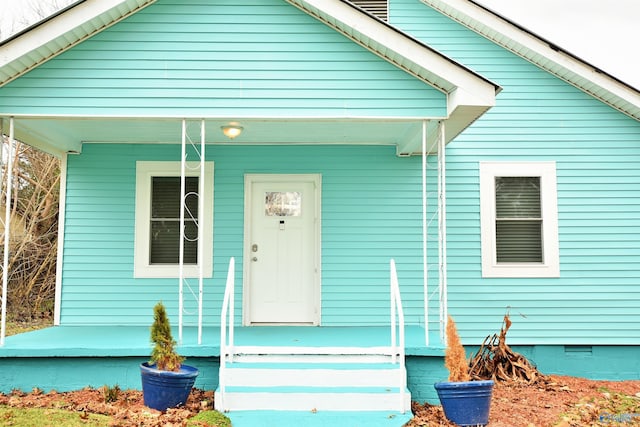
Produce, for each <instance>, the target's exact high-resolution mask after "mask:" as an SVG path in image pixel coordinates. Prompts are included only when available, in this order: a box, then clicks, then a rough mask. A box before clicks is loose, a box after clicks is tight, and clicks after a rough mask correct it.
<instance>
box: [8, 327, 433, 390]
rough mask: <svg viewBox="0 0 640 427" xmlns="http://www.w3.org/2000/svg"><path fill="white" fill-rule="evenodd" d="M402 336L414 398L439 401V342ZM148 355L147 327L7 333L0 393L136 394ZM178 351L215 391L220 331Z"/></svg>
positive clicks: (337, 342) (262, 340) (249, 332)
mask: <svg viewBox="0 0 640 427" xmlns="http://www.w3.org/2000/svg"><path fill="white" fill-rule="evenodd" d="M174 336H175V337H177V333H174ZM405 339H406V341H405V351H406V360H407V363H406V367H407V385H408V388H409V390H410V391H411V395H412V399H413V400H416V401H432V402H436V401H437V397H436V396H435V392H434V391H433V386H432V384H433V382H435V381H438V380H442V379H443V378H445V376H446V372H445V370H444V367H443V363H442V357H443V355H444V347H443V345H442V344H441V342H440V338H439V336H438V335H437V333H435V334H431V336H430V344H429V345H428V346H427V345H425V331H424V328H423V327H422V326H417V325H408V326H406V327H405ZM390 342H391V338H390V328H389V326H368V327H355V326H353V327H352V326H337V327H293V326H289V327H287V326H261V327H237V328H236V329H235V344H236V346H242V347H253V348H256V347H271V348H273V347H279V348H280V350H284V349H285V348H288V349H289V350H291V353H300V352H302V351H305V350H309V349H314V348H315V349H320V352H322V351H325V352H326V349H327V348H342V349H355V348H376V347H384V346H387V347H388V346H389V345H390ZM322 349H325V350H322ZM150 352H151V344H150V342H149V327H148V326H54V327H50V328H46V329H42V330H38V331H32V332H27V333H23V334H19V335H14V336H10V337H7V338H6V342H5V345H4V347H1V348H0V359H2V362H1V363H2V366H3V369H2V370H0V384H2V387H1V388H0V392H3V393H8V392H10V391H11V390H13V389H21V390H31V389H33V388H34V387H38V388H40V389H42V390H43V391H45V392H47V391H50V390H58V391H67V390H74V389H79V388H83V387H86V386H92V387H100V386H103V385H105V384H107V385H115V384H118V385H119V386H120V387H122V388H138V389H139V388H140V374H139V368H138V365H139V363H141V362H144V361H146V360H147V358H148V355H149V354H150ZM179 352H180V353H181V354H183V355H184V356H186V357H187V359H188V360H187V362H186V363H188V364H190V365H194V366H196V367H198V368H199V369H200V372H201V373H200V376H199V377H198V380H197V382H196V387H199V388H203V389H208V390H215V389H216V388H217V387H218V383H219V376H218V373H219V368H220V328H219V327H213V326H212V327H204V328H203V333H202V344H201V345H198V343H197V328H196V327H184V329H183V342H182V343H181V344H180V345H179ZM281 352H282V351H281ZM285 352H286V351H285Z"/></svg>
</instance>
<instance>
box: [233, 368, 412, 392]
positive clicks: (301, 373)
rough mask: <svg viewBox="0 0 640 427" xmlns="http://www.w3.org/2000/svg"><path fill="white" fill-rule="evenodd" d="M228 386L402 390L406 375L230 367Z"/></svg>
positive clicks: (393, 371)
mask: <svg viewBox="0 0 640 427" xmlns="http://www.w3.org/2000/svg"><path fill="white" fill-rule="evenodd" d="M224 377H225V378H224V383H225V384H227V385H229V386H256V387H257V386H310V387H316V386H319V387H322V386H331V387H345V386H348V387H375V386H380V387H399V386H400V385H401V379H402V378H403V377H404V378H406V373H405V372H401V371H400V369H398V368H390V369H371V370H369V369H269V368H264V369H263V368H239V367H238V368H236V367H234V368H227V369H225V370H224Z"/></svg>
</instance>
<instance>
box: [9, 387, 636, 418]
mask: <svg viewBox="0 0 640 427" xmlns="http://www.w3.org/2000/svg"><path fill="white" fill-rule="evenodd" d="M105 392H106V390H105V389H93V388H86V389H83V390H77V391H72V392H64V393H58V392H55V391H52V392H50V393H43V392H41V391H39V390H34V391H32V392H30V393H23V392H19V391H16V392H13V393H10V394H8V395H4V394H0V405H8V406H12V407H21V408H36V407H37V408H57V409H65V410H70V411H77V412H80V413H87V414H89V413H97V414H104V415H109V416H111V417H112V420H113V421H112V426H114V427H132V426H137V427H160V426H169V427H171V426H176V427H177V426H181V427H182V426H184V425H185V424H186V420H187V419H188V418H191V417H193V416H195V415H196V414H197V413H199V412H200V411H202V410H209V409H211V408H212V407H213V398H214V396H213V392H212V391H203V390H200V389H193V391H192V392H191V395H190V396H189V400H188V402H187V405H185V406H184V407H182V408H176V409H169V410H168V411H166V412H160V411H156V410H154V409H149V408H147V407H146V406H144V403H143V399H142V392H140V391H137V390H121V391H119V392H118V393H117V399H115V400H114V401H113V402H109V403H107V402H106V401H105ZM413 411H414V414H415V417H414V419H413V420H412V421H410V422H409V424H407V427H452V426H454V424H452V423H450V422H449V421H447V419H446V418H445V417H444V414H443V412H442V408H441V407H440V406H432V405H422V404H417V403H414V404H413ZM584 426H607V427H614V426H624V427H631V426H640V380H635V381H593V380H587V379H584V378H575V377H566V376H555V375H550V376H548V377H547V380H546V381H545V382H544V383H539V384H534V385H530V384H527V383H524V382H498V383H496V385H495V387H494V390H493V397H492V402H491V412H490V418H489V427H584Z"/></svg>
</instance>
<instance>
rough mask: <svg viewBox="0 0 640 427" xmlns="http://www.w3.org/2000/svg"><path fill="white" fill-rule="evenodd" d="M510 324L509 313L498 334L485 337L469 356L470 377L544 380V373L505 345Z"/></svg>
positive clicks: (505, 379) (504, 379)
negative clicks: (474, 352)
mask: <svg viewBox="0 0 640 427" xmlns="http://www.w3.org/2000/svg"><path fill="white" fill-rule="evenodd" d="M510 326H511V319H510V318H509V314H506V315H505V316H504V323H503V326H502V328H501V330H500V334H499V335H498V334H493V335H490V336H488V337H486V338H485V340H484V342H483V343H482V346H480V349H479V350H478V352H477V353H476V354H475V355H474V356H473V357H472V358H471V363H470V374H471V377H472V378H473V379H474V380H483V379H492V380H494V381H520V382H526V383H529V384H533V383H537V382H545V381H546V380H547V377H546V376H545V375H543V374H541V373H540V372H539V371H538V369H537V368H536V367H535V366H534V365H533V364H532V363H531V362H529V360H527V358H526V357H524V356H523V355H521V354H519V353H516V352H515V351H513V350H512V349H511V347H509V346H508V345H507V331H508V330H509V327H510Z"/></svg>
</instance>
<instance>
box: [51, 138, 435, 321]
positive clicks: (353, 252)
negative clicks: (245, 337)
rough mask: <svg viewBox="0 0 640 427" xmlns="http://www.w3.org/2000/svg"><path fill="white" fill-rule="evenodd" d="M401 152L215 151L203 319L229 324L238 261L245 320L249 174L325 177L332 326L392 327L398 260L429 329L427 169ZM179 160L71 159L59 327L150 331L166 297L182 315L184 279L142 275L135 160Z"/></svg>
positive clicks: (326, 285) (95, 151) (171, 153)
mask: <svg viewBox="0 0 640 427" xmlns="http://www.w3.org/2000/svg"><path fill="white" fill-rule="evenodd" d="M394 150H395V148H394V147H392V146H377V147H374V146H233V145H223V146H219V145H215V146H211V147H208V148H207V160H208V161H213V162H214V163H215V165H214V170H215V171H214V188H215V189H214V231H213V253H214V273H213V278H211V279H207V280H206V281H205V285H204V288H205V289H204V295H205V296H204V307H205V318H204V321H205V323H206V324H218V322H219V315H220V308H221V302H222V295H223V292H224V283H225V280H226V274H227V264H228V261H229V258H230V257H232V256H234V257H236V259H237V267H236V270H237V271H236V274H237V282H236V301H237V305H236V306H237V311H236V321H237V322H238V324H239V323H240V322H241V306H242V253H243V252H242V251H243V230H244V229H243V218H244V188H243V187H244V174H246V173H320V174H321V175H322V237H321V238H322V295H321V298H322V320H321V321H322V325H325V326H330V325H387V324H388V323H389V259H390V258H395V259H396V262H397V265H398V274H399V279H400V284H401V290H402V296H403V299H404V301H405V313H406V319H407V322H408V323H410V324H418V325H419V324H423V322H424V314H423V306H422V271H421V268H422V263H421V260H422V255H421V254H422V234H421V221H422V214H421V203H422V200H421V197H420V189H421V182H422V181H421V180H422V178H421V176H422V175H421V169H420V168H421V164H420V159H419V158H399V157H396V156H395V151H394ZM179 156H180V148H179V146H177V145H123V144H87V145H85V147H84V150H83V153H82V155H79V156H69V157H68V173H67V176H68V178H67V205H66V206H67V211H66V232H65V244H64V257H65V258H64V259H65V262H64V268H63V276H62V309H61V313H62V317H61V324H63V325H73V324H77V325H83V324H84V325H86V324H125V325H126V324H140V325H142V324H144V325H146V324H148V321H149V320H148V318H149V314H148V313H150V312H151V309H152V307H153V304H154V303H155V302H156V301H158V300H163V301H164V302H165V304H166V305H167V308H168V310H169V311H170V314H171V315H176V314H177V298H178V280H177V279H143V278H138V279H134V278H133V245H134V225H135V224H134V218H135V212H134V208H135V167H136V161H137V160H147V161H162V160H166V161H176V160H177V159H179ZM193 286H194V289H197V283H194V284H193ZM185 295H186V297H185V304H186V308H187V311H191V312H194V313H195V312H196V310H195V307H194V305H195V301H194V300H192V299H190V297H189V296H188V292H186V293H185ZM433 308H434V311H433V313H432V314H431V316H433V318H434V319H436V318H437V307H433ZM196 321H197V318H196V316H195V314H194V315H192V316H189V315H186V316H185V324H187V325H189V324H192V325H193V324H196Z"/></svg>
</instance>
